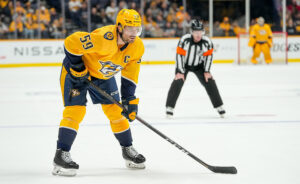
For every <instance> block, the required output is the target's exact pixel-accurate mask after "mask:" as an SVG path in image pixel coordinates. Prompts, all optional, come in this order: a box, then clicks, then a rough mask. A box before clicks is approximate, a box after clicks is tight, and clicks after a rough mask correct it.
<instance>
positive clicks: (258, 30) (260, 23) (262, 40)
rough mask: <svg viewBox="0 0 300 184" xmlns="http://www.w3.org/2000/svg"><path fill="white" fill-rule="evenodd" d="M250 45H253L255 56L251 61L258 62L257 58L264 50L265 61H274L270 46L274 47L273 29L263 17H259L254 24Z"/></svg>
mask: <svg viewBox="0 0 300 184" xmlns="http://www.w3.org/2000/svg"><path fill="white" fill-rule="evenodd" d="M248 46H249V47H253V56H252V58H251V62H252V63H253V64H257V63H258V62H257V60H256V58H257V57H259V55H260V53H261V52H263V54H264V57H265V62H266V63H267V64H269V63H272V58H271V54H270V48H271V47H272V31H271V28H270V26H269V25H267V24H265V20H264V18H263V17H259V18H258V19H257V24H255V25H254V26H253V28H252V29H251V32H250V39H249V43H248Z"/></svg>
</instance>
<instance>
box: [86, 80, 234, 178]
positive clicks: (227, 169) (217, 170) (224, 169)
mask: <svg viewBox="0 0 300 184" xmlns="http://www.w3.org/2000/svg"><path fill="white" fill-rule="evenodd" d="M86 82H87V83H88V84H89V85H90V86H92V87H93V88H94V89H96V90H97V91H98V92H99V93H100V94H101V95H103V96H104V97H105V98H107V99H108V100H110V101H111V102H113V103H114V104H116V105H118V106H119V107H120V108H121V109H123V110H126V109H125V107H124V106H123V105H122V104H120V103H119V102H118V101H116V100H115V99H114V98H113V97H112V96H110V95H109V94H107V93H106V92H105V91H103V90H102V89H101V88H99V87H98V86H97V85H95V84H94V83H93V82H91V81H90V80H86ZM136 119H137V120H138V121H139V122H141V123H142V124H144V125H145V126H146V127H148V128H149V129H151V130H152V131H153V132H155V133H156V134H158V135H159V136H161V137H162V138H164V139H165V140H166V141H168V142H169V143H171V144H172V145H174V146H175V147H176V148H178V149H179V150H181V151H182V152H183V153H185V154H187V155H188V156H190V157H192V158H193V159H194V160H196V161H197V162H198V163H200V164H201V165H203V166H204V167H206V168H207V169H209V170H211V171H212V172H214V173H223V174H236V173H237V170H236V168H235V167H233V166H230V167H220V166H211V165H209V164H207V163H205V162H203V161H202V160H200V159H199V158H198V157H196V156H195V155H193V154H192V153H190V152H189V151H187V150H186V149H185V148H183V147H182V146H180V145H179V144H177V143H176V142H175V141H173V140H172V139H170V138H169V137H167V136H166V135H164V134H163V133H161V132H160V131H159V130H157V129H156V128H154V127H153V126H151V125H150V124H149V123H147V122H146V121H145V120H143V119H142V118H141V117H139V116H136Z"/></svg>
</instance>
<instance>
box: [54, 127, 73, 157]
mask: <svg viewBox="0 0 300 184" xmlns="http://www.w3.org/2000/svg"><path fill="white" fill-rule="evenodd" d="M76 135H77V132H76V131H75V130H72V129H69V128H65V127H60V128H59V132H58V140H57V149H62V150H63V151H70V150H71V147H72V144H73V142H74V140H75V138H76Z"/></svg>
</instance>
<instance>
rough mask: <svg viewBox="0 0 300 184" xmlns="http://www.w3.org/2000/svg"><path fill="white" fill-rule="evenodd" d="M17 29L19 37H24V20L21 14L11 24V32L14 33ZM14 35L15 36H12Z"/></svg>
mask: <svg viewBox="0 0 300 184" xmlns="http://www.w3.org/2000/svg"><path fill="white" fill-rule="evenodd" d="M15 30H16V31H17V36H18V38H23V30H24V28H23V22H22V17H21V16H20V15H19V16H18V17H17V18H16V20H15V21H14V20H13V21H12V22H11V23H10V26H9V32H10V33H11V35H14V32H15ZM12 37H13V36H12Z"/></svg>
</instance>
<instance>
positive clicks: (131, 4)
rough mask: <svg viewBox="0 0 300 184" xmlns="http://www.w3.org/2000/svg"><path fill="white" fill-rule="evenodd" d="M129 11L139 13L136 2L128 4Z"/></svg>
mask: <svg viewBox="0 0 300 184" xmlns="http://www.w3.org/2000/svg"><path fill="white" fill-rule="evenodd" d="M129 9H134V10H135V11H137V12H138V11H139V10H138V7H137V5H136V2H131V3H129Z"/></svg>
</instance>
